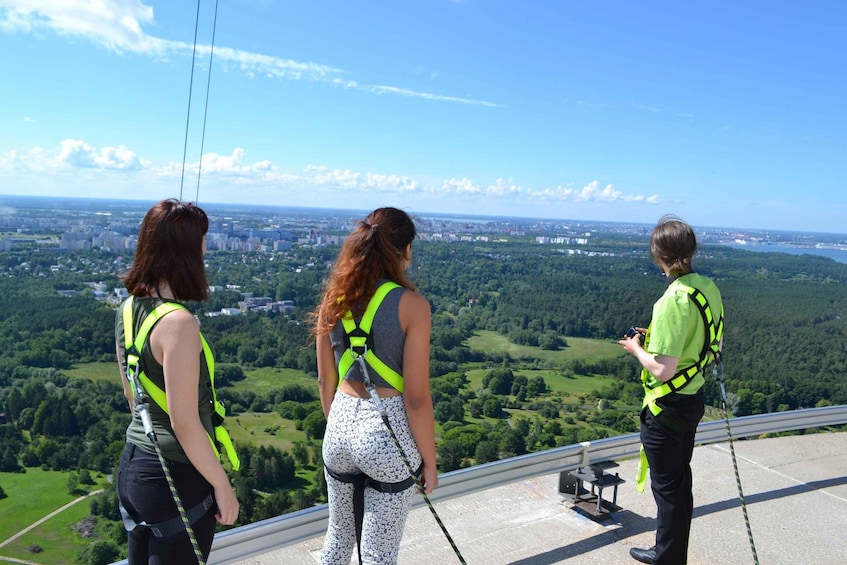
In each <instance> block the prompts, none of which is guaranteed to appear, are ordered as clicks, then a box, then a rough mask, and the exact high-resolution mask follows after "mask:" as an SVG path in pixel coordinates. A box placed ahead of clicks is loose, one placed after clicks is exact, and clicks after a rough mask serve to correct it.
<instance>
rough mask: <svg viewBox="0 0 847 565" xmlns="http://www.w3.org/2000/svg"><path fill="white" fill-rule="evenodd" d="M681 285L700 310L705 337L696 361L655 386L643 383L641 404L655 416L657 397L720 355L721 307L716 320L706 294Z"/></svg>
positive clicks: (685, 382)
mask: <svg viewBox="0 0 847 565" xmlns="http://www.w3.org/2000/svg"><path fill="white" fill-rule="evenodd" d="M681 286H682V287H683V288H684V289H685V291H686V292H687V293H688V297H689V298H690V299H691V300H692V302H694V305H695V306H696V307H697V310H698V311H699V312H700V316H701V317H702V318H703V324H704V325H705V329H706V337H705V340H704V344H703V349H702V351H701V352H700V358H699V359H698V360H697V362H696V363H693V364H691V365H689V366H687V367H684V368H682V369H680V370H678V371H677V372H676V374H675V375H674V376H673V378H672V379H670V380H669V381H667V382H665V383H662V384H661V385H659V386H657V387H655V388H652V389H646V385H645V389H646V391H645V395H644V402H643V404H642V406H649V407H650V411H651V412H653V415H656V416H658V414H659V413H660V412H661V411H662V409H661V407H660V406H658V405H657V404H656V400H657V399H659V398H661V397H663V396H667V395H668V394H670V393H672V392H676V391H678V390H680V389H681V388H683V387H685V386H687V385H688V384H689V383H690V382H691V381H692V380H694V377H695V376H696V375H697V373H700V372H702V371H703V369H705V368H706V367H707V366H708V365H709V364H710V363H712V362H713V361H714V360H715V359H717V358H718V357H719V356H720V343H721V338H722V337H723V308H721V312H720V315H719V316H718V318H717V321H716V320H715V317H714V315H713V313H712V309H711V308H710V307H709V302H708V300H706V295H705V294H703V292H702V291H701V290H700V289H697V288H694V287H692V286H687V285H681Z"/></svg>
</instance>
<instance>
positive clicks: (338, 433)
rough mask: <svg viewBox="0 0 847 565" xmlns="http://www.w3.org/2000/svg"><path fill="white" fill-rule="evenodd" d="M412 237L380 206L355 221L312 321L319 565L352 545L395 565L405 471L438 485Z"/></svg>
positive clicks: (425, 323) (344, 558) (424, 320)
mask: <svg viewBox="0 0 847 565" xmlns="http://www.w3.org/2000/svg"><path fill="white" fill-rule="evenodd" d="M415 235H416V232H415V225H414V223H413V222H412V220H411V218H409V216H408V215H407V214H406V213H405V212H403V211H402V210H398V209H397V208H379V209H377V210H374V211H373V212H371V213H370V214H369V215H368V217H367V218H365V219H364V220H362V221H360V222H358V224H357V226H356V227H355V228H354V229H353V231H352V232H351V233H350V235H349V236H348V237H347V239H346V240H345V242H344V245H343V246H342V248H341V252H340V253H339V256H338V259H337V261H336V263H335V267H334V269H333V270H332V273H331V275H330V277H329V281H328V283H327V286H326V290H325V292H324V295H323V299H322V300H321V303H320V305H319V306H318V308H317V311H316V312H315V313H314V314H313V321H314V334H315V338H316V350H317V360H318V385H319V387H320V397H321V404H322V406H323V411H324V415H325V416H326V417H327V429H326V434H325V437H324V442H323V459H324V465H325V474H326V481H327V490H328V492H329V526H328V528H327V534H326V538H325V540H324V546H323V551H322V554H321V563H322V564H324V565H328V564H344V565H347V564H348V563H350V556H351V554H352V552H353V548H354V547H355V546H356V545H357V541H358V547H359V560H360V562H365V563H396V562H397V554H398V551H399V546H400V539H401V537H402V535H403V528H404V525H405V521H406V516H407V514H408V512H409V509H410V506H411V503H412V497H413V495H414V494H415V489H414V488H413V486H414V484H415V482H416V481H415V479H414V477H411V476H410V475H412V473H410V469H409V468H410V467H411V468H412V470H414V471H419V472H420V479H419V488H421V489H423V491H424V492H426V493H430V492H432V490H433V489H434V488H435V487H436V486H437V485H438V476H437V471H436V466H435V420H434V416H433V408H432V396H431V395H430V389H429V346H430V345H429V340H430V326H431V314H430V307H429V303H428V302H427V301H426V299H425V298H424V297H423V296H421V295H420V294H418V293H417V292H415V286H414V285H413V284H412V283H411V282H410V281H409V279H408V278H407V277H406V274H405V270H406V268H407V267H408V266H409V263H410V262H411V259H412V240H414V238H415ZM383 417H385V418H386V419H387V420H386V421H384V420H383ZM388 426H390V427H391V430H393V432H394V434H395V435H396V439H397V443H399V446H398V445H396V444H395V442H394V439H393V438H392V437H391V431H390V430H389V428H388ZM401 449H402V451H403V452H404V454H405V457H406V459H407V461H405V462H404V460H403V459H404V455H403V454H401V452H400V450H401ZM407 463H408V464H407ZM357 485H358V486H357ZM357 496H358V499H357ZM357 500H358V508H359V509H358V511H357V510H356V506H357V502H356V501H357Z"/></svg>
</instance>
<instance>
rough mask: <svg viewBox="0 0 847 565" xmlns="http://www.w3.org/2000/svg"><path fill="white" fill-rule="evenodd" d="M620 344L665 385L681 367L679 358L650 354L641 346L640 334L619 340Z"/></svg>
mask: <svg viewBox="0 0 847 565" xmlns="http://www.w3.org/2000/svg"><path fill="white" fill-rule="evenodd" d="M638 330H639V331H644V328H638ZM618 343H619V344H621V345H623V348H624V349H625V350H626V351H627V353H631V354H632V355H634V356H635V358H636V359H638V362H639V363H641V366H642V367H644V368H645V369H647V372H649V373H650V374H651V375H653V376H654V377H656V378H657V379H659V380H660V381H662V382H663V383H665V382H668V381H669V380H671V379H672V378H673V376H674V375H675V374H676V368H677V367H678V366H679V358H677V357H670V356H668V355H655V354H653V353H648V352H647V351H645V350H644V347H642V346H641V335H640V334H636V335H635V336H633V337H630V338H626V339H622V340H619V341H618Z"/></svg>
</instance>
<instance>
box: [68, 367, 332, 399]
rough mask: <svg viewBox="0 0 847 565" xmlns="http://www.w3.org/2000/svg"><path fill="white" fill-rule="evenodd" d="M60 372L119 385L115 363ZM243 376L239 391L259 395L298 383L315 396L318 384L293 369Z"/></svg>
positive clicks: (265, 369)
mask: <svg viewBox="0 0 847 565" xmlns="http://www.w3.org/2000/svg"><path fill="white" fill-rule="evenodd" d="M62 372H63V373H65V374H66V375H68V376H69V377H74V378H77V379H90V380H92V381H96V380H109V381H113V382H115V383H120V380H119V372H118V367H117V365H116V364H115V363H78V364H77V365H74V366H73V367H72V368H70V369H65V370H63V371H62ZM244 374H245V375H246V376H247V378H246V379H244V380H243V381H240V382H238V383H235V386H237V387H238V388H239V389H240V390H250V391H253V392H255V393H259V394H261V393H263V392H268V391H270V390H274V389H278V388H282V387H284V386H285V385H287V384H290V383H298V384H302V385H304V386H307V387H310V388H313V389H314V391H315V393H316V394H317V391H318V383H317V380H316V379H315V378H314V377H310V376H309V375H307V374H306V373H303V372H302V371H297V370H295V369H278V368H276V367H262V368H259V369H249V370H246V371H244Z"/></svg>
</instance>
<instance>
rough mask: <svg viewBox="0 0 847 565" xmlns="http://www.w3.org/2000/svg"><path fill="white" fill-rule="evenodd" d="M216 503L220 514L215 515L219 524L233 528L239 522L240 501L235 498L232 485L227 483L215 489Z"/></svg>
mask: <svg viewBox="0 0 847 565" xmlns="http://www.w3.org/2000/svg"><path fill="white" fill-rule="evenodd" d="M215 502H216V503H217V504H218V513H217V514H215V519H216V520H217V521H218V522H220V523H221V524H223V525H224V526H231V525H232V524H234V523H235V521H236V520H238V499H237V498H235V491H233V490H232V485H230V484H229V483H226V485H223V486H221V487H218V488H215Z"/></svg>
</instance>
